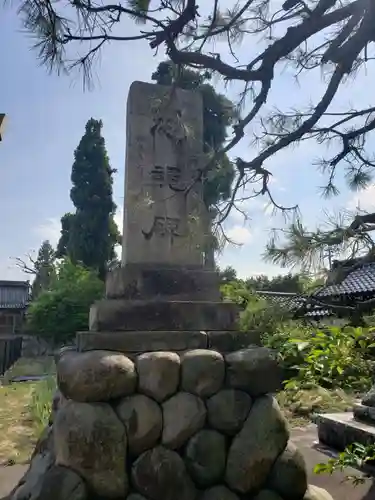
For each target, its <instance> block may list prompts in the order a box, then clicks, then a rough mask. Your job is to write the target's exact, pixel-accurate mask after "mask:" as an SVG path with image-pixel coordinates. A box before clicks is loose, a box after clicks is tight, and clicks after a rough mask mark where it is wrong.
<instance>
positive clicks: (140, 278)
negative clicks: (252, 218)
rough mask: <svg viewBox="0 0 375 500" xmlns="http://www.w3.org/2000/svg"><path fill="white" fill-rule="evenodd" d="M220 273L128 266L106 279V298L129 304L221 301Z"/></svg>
mask: <svg viewBox="0 0 375 500" xmlns="http://www.w3.org/2000/svg"><path fill="white" fill-rule="evenodd" d="M219 288H220V278H219V275H218V273H217V272H215V271H208V270H206V269H202V268H187V267H182V266H180V267H176V266H173V267H160V266H156V265H150V264H149V265H146V264H142V265H136V264H127V265H126V266H124V267H120V268H117V269H114V270H113V271H111V272H109V273H108V274H107V277H106V297H107V298H108V299H127V300H150V299H155V298H159V299H162V298H164V299H168V300H206V301H207V300H210V301H219V300H220V291H219Z"/></svg>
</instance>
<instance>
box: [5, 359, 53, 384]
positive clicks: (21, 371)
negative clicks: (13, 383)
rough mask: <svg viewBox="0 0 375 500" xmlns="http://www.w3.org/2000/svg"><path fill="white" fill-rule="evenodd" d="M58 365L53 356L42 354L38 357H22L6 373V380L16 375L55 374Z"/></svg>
mask: <svg viewBox="0 0 375 500" xmlns="http://www.w3.org/2000/svg"><path fill="white" fill-rule="evenodd" d="M55 373H56V366H55V361H54V358H53V356H40V357H37V358H20V359H19V360H18V361H16V362H15V363H14V365H13V366H12V367H11V368H10V369H9V370H8V371H7V372H6V373H5V374H4V382H7V381H10V380H11V379H13V378H14V377H25V376H42V375H54V374H55Z"/></svg>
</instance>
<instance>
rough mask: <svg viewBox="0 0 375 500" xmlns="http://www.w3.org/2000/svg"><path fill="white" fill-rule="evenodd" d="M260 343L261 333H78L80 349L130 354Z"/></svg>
mask: <svg viewBox="0 0 375 500" xmlns="http://www.w3.org/2000/svg"><path fill="white" fill-rule="evenodd" d="M250 345H260V334H259V332H256V331H253V332H231V331H229V332H228V331H224V332H218V331H217V332H203V331H201V332H199V331H182V330H179V331H164V332H163V331H135V332H78V333H77V346H78V350H79V351H90V350H95V349H104V350H108V351H119V352H123V353H126V354H128V355H130V354H134V353H140V352H147V351H169V350H173V351H185V350H187V349H215V350H219V351H221V352H231V351H236V350H239V349H243V348H245V347H249V346H250Z"/></svg>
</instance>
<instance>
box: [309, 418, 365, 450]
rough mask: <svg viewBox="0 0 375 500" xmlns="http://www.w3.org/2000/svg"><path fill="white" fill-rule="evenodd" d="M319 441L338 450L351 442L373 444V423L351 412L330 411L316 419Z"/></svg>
mask: <svg viewBox="0 0 375 500" xmlns="http://www.w3.org/2000/svg"><path fill="white" fill-rule="evenodd" d="M316 424H317V426H318V436H319V441H321V442H322V443H324V444H325V445H327V446H330V447H331V448H334V449H335V450H338V451H343V450H344V449H345V448H346V447H347V446H349V445H351V444H353V443H360V444H363V445H368V444H375V425H369V424H368V423H366V422H361V421H359V420H356V419H355V418H354V417H353V414H352V413H349V412H347V413H330V414H324V415H319V416H318V417H317V419H316Z"/></svg>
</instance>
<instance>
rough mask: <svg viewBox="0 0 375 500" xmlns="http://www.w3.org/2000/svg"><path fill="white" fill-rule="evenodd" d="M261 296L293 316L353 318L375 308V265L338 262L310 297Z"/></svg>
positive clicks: (268, 293) (288, 295)
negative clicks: (360, 310) (357, 311)
mask: <svg viewBox="0 0 375 500" xmlns="http://www.w3.org/2000/svg"><path fill="white" fill-rule="evenodd" d="M256 293H257V294H258V295H259V296H260V297H263V298H265V299H269V300H271V301H272V302H273V303H276V304H279V305H281V306H283V307H286V308H287V309H288V310H289V311H290V312H292V313H293V314H294V317H299V318H306V319H314V320H317V319H322V318H324V317H329V316H340V317H345V316H350V315H351V314H352V313H353V311H354V310H355V309H356V308H358V307H361V309H362V310H363V312H366V313H369V312H370V311H372V310H374V309H375V262H368V261H366V260H363V259H356V260H351V261H345V262H336V263H335V264H334V266H333V267H332V270H331V273H330V275H329V277H328V279H327V282H326V284H325V285H323V286H321V287H319V288H318V289H316V290H314V291H313V292H312V293H310V294H308V295H307V294H304V295H299V294H294V293H282V292H263V291H257V292H256Z"/></svg>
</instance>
